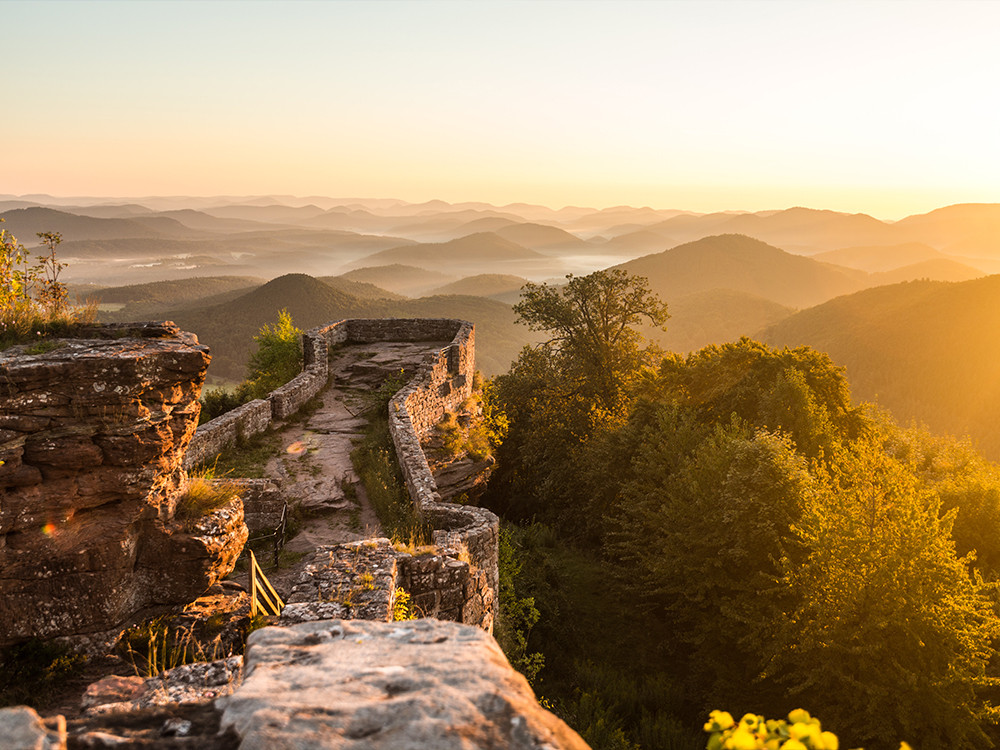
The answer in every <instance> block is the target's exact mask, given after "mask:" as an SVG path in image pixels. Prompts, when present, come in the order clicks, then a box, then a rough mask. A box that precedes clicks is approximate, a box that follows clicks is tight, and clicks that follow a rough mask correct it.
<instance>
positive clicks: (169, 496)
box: [0, 324, 246, 645]
mask: <svg viewBox="0 0 1000 750" xmlns="http://www.w3.org/2000/svg"><path fill="white" fill-rule="evenodd" d="M88 333H89V334H90V335H92V336H94V338H85V339H57V340H54V341H47V342H45V343H44V346H41V345H34V346H25V345H21V346H15V347H11V348H10V349H7V350H5V351H3V352H0V462H2V464H0V645H3V644H5V643H10V642H12V641H16V640H19V639H22V638H26V637H30V636H38V637H43V638H50V637H54V636H69V635H80V634H98V633H101V632H102V631H110V630H113V629H115V628H117V627H119V626H121V625H122V624H123V623H127V622H128V621H130V620H132V619H133V618H135V617H136V616H137V615H140V614H141V613H144V612H149V611H151V610H154V609H156V608H157V607H161V606H166V605H170V604H176V603H184V602H187V601H190V600H191V599H194V598H195V597H197V596H198V595H199V594H201V593H202V592H203V591H204V590H205V589H206V588H208V587H209V586H210V585H211V584H212V583H214V582H215V581H216V580H217V579H218V578H219V577H220V576H222V575H225V574H226V573H227V572H228V571H229V570H230V569H231V568H232V565H233V564H234V563H235V559H236V555H238V554H239V551H240V549H241V548H242V546H243V543H244V541H245V539H246V527H245V525H244V524H243V512H242V506H241V505H240V503H239V502H235V503H232V504H230V505H229V506H227V507H225V508H222V509H220V510H219V511H217V512H215V513H213V514H211V515H210V516H207V517H205V518H201V519H194V520H192V521H188V522H186V523H184V524H182V523H179V522H178V521H177V520H175V519H174V510H175V507H176V503H177V500H178V498H179V496H180V495H181V493H182V491H183V487H184V483H185V480H186V476H185V473H184V471H183V469H182V468H181V460H182V456H183V453H184V450H185V448H186V447H187V444H188V442H189V441H190V440H191V436H192V435H193V434H194V430H195V427H196V426H197V417H198V409H199V407H198V396H199V394H200V392H201V386H202V384H203V382H204V377H205V370H206V368H207V367H208V362H209V354H208V349H207V348H206V347H204V346H200V345H199V344H198V341H197V339H196V338H195V337H194V336H193V335H191V334H184V333H181V332H180V331H179V330H178V329H177V328H176V326H174V325H173V324H162V325H155V324H146V325H139V326H132V327H125V328H94V329H92V330H91V331H89V332H88Z"/></svg>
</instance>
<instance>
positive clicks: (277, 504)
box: [226, 479, 285, 537]
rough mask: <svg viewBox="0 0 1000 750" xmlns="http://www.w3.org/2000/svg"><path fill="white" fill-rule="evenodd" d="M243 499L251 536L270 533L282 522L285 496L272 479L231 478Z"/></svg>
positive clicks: (245, 517) (245, 518)
mask: <svg viewBox="0 0 1000 750" xmlns="http://www.w3.org/2000/svg"><path fill="white" fill-rule="evenodd" d="M226 481H229V482H232V483H233V484H235V485H236V486H237V487H238V488H239V489H238V491H239V496H240V499H241V500H242V501H243V518H244V520H245V522H246V525H247V529H249V530H250V536H251V537H254V536H257V535H260V534H269V533H271V532H272V531H274V529H275V528H276V527H277V525H278V524H279V523H281V512H282V510H283V509H284V508H285V498H284V497H283V496H282V494H281V490H279V489H278V485H276V484H275V483H274V482H273V481H272V480H270V479H230V480H226Z"/></svg>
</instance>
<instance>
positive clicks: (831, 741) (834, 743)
mask: <svg viewBox="0 0 1000 750" xmlns="http://www.w3.org/2000/svg"><path fill="white" fill-rule="evenodd" d="M819 739H820V741H821V742H822V743H823V750H840V740H838V739H837V735H835V734H834V733H833V732H823V733H822V734H821V735H820V736H819Z"/></svg>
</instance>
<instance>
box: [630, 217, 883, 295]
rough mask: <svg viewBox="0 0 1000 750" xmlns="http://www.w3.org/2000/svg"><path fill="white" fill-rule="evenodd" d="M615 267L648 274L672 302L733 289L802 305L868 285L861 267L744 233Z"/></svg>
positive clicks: (675, 249) (710, 239) (728, 235)
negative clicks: (824, 259) (807, 254)
mask: <svg viewBox="0 0 1000 750" xmlns="http://www.w3.org/2000/svg"><path fill="white" fill-rule="evenodd" d="M616 268H621V269H624V270H625V271H628V272H629V273H632V274H636V275H638V276H644V277H646V278H647V279H649V283H650V288H651V289H652V290H653V291H654V292H656V293H657V294H658V295H659V296H660V298H661V299H664V300H668V304H669V300H671V299H676V298H678V297H683V296H686V295H690V294H694V293H696V292H704V291H709V290H711V289H733V290H737V291H741V292H746V293H748V294H752V295H755V296H758V297H763V298H764V299H767V300H771V301H772V302H776V303H778V304H780V305H784V306H787V307H796V308H803V307H810V306H812V305H815V304H818V303H819V302H823V301H826V300H828V299H830V298H831V297H836V296H838V295H841V294H847V293H850V292H854V291H857V290H858V289H860V288H862V287H864V286H865V285H866V283H865V279H866V274H864V273H863V272H861V271H855V270H852V269H848V268H843V267H840V266H834V265H831V264H827V263H820V262H819V261H815V260H812V259H811V258H806V257H804V256H800V255H792V254H791V253H787V252H785V251H784V250H781V249H779V248H777V247H773V246H772V245H768V244H767V243H765V242H761V241H760V240H757V239H754V238H752V237H747V236H745V235H739V234H724V235H716V236H712V237H705V238H703V239H700V240H697V241H695V242H689V243H686V244H684V245H678V246H677V247H674V248H671V249H670V250H665V251H663V252H662V253H655V254H653V255H645V256H643V257H641V258H636V259H635V260H631V261H629V262H627V263H622V264H620V265H619V266H616Z"/></svg>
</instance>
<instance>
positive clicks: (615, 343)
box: [514, 269, 668, 409]
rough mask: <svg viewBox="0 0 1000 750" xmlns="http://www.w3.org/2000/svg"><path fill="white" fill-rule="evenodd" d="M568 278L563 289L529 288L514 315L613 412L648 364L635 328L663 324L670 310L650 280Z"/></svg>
mask: <svg viewBox="0 0 1000 750" xmlns="http://www.w3.org/2000/svg"><path fill="white" fill-rule="evenodd" d="M566 278H567V280H568V282H567V284H566V285H565V286H562V287H550V286H549V285H548V284H541V285H538V284H532V283H530V282H529V283H528V284H525V286H524V289H523V290H522V292H521V301H520V302H518V303H517V304H516V305H514V312H516V313H517V315H518V320H519V321H520V322H523V323H525V324H527V325H528V327H529V328H531V330H533V331H544V332H546V333H547V334H548V335H549V337H550V338H549V339H548V341H546V342H545V344H544V345H543V346H544V349H545V350H546V351H547V352H548V353H549V354H550V356H553V357H556V358H557V359H558V361H559V363H560V369H561V370H562V371H563V373H562V374H563V377H564V378H568V379H572V380H574V381H576V382H577V387H581V388H583V390H584V392H585V393H586V395H587V396H588V397H589V398H595V399H597V400H598V401H599V402H600V403H601V405H602V406H603V407H604V408H605V409H614V408H615V407H617V406H618V405H619V404H620V403H621V401H622V399H623V398H624V396H625V393H626V391H627V389H628V386H629V384H630V382H631V380H632V379H633V377H634V376H635V374H636V373H637V372H638V371H639V370H640V369H641V367H642V365H643V364H645V363H646V362H647V361H648V356H647V352H646V351H644V350H643V349H641V348H640V346H639V344H640V343H641V341H642V336H641V335H640V334H639V332H638V331H637V330H636V327H637V326H638V325H639V323H640V322H641V321H642V320H643V318H645V319H647V320H648V321H649V322H650V323H652V324H653V325H658V326H661V325H663V323H665V322H666V320H667V317H668V316H667V307H666V305H664V304H663V303H662V302H660V300H658V299H657V298H656V295H654V294H653V293H652V292H651V291H650V290H649V286H648V284H647V282H646V279H644V278H642V277H640V276H631V275H629V274H628V273H626V272H625V271H622V270H619V269H609V270H605V271H595V272H594V273H592V274H590V275H588V276H577V277H574V276H573V275H572V274H569V275H568V276H567V277H566Z"/></svg>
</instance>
